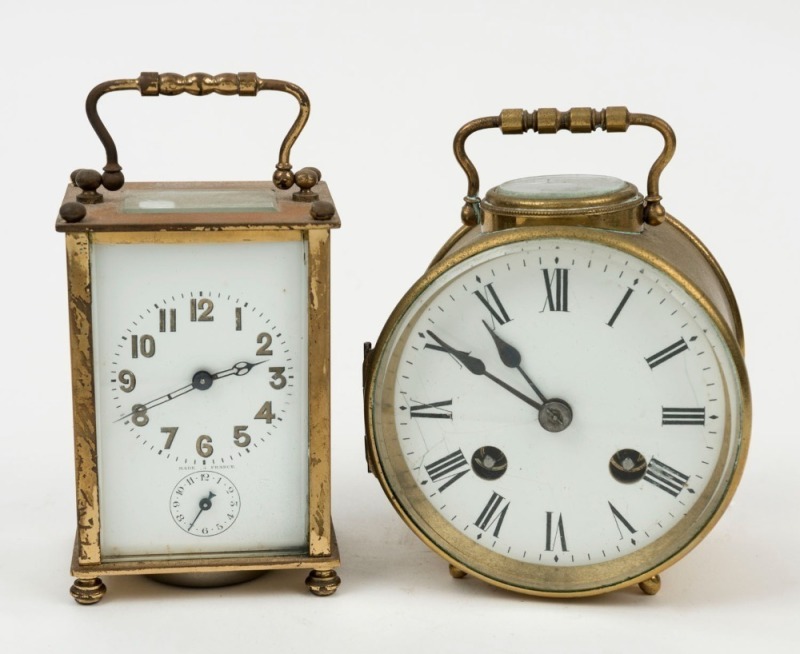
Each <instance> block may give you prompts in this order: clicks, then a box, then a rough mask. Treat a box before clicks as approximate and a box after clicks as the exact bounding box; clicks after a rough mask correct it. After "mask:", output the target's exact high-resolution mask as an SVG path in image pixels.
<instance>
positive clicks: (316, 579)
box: [306, 569, 342, 597]
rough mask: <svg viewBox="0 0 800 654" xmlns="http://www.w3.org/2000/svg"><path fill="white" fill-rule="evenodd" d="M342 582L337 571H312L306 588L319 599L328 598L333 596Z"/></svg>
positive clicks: (307, 579) (307, 578)
mask: <svg viewBox="0 0 800 654" xmlns="http://www.w3.org/2000/svg"><path fill="white" fill-rule="evenodd" d="M341 583H342V580H341V579H340V578H339V575H337V574H336V571H335V570H327V569H325V570H322V569H320V570H312V571H311V572H309V573H308V577H306V586H307V587H308V590H310V591H311V593H312V594H313V595H316V596H317V597H327V596H328V595H333V593H335V592H336V589H337V588H338V587H339V584H341Z"/></svg>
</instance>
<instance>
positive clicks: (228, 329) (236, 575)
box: [56, 73, 340, 604]
mask: <svg viewBox="0 0 800 654" xmlns="http://www.w3.org/2000/svg"><path fill="white" fill-rule="evenodd" d="M126 89H130V90H138V91H140V92H141V93H142V95H145V96H156V95H177V94H179V93H184V92H186V93H191V94H194V95H206V94H209V93H222V94H226V95H231V94H238V95H251V96H252V95H255V94H256V93H257V92H258V91H266V90H275V91H282V92H286V93H289V94H291V95H292V96H293V97H295V98H296V99H297V100H298V102H299V105H300V109H299V113H298V116H297V118H296V120H295V123H294V124H293V125H292V127H291V129H290V131H289V133H288V134H287V136H286V138H285V140H284V143H283V145H282V147H281V152H280V159H279V163H278V165H277V166H276V168H277V170H276V171H275V174H274V175H273V179H272V181H271V182H267V181H264V182H212V183H204V182H184V183H180V182H158V183H131V184H124V179H123V177H122V173H121V168H120V166H119V164H118V163H117V158H116V148H115V146H114V143H113V141H112V140H111V137H110V136H109V134H108V132H107V130H106V129H105V127H104V126H103V124H102V122H100V119H99V117H98V115H97V110H96V105H97V101H98V100H99V99H100V98H101V97H102V96H103V95H104V94H105V93H107V92H110V91H117V90H126ZM87 111H88V114H89V119H90V121H91V123H92V125H93V126H94V127H95V130H96V131H97V133H98V135H99V136H100V138H101V141H102V142H103V144H104V145H105V148H106V155H107V160H108V162H107V164H106V166H105V168H104V173H103V174H102V175H101V174H100V173H98V172H95V171H87V170H80V171H76V173H75V174H74V175H73V178H74V179H73V181H74V185H73V186H71V187H69V188H68V189H67V195H66V197H65V203H64V205H63V206H62V208H61V212H60V216H59V219H58V221H57V223H56V228H57V229H58V230H59V231H62V232H64V233H65V235H66V242H67V262H68V277H69V306H70V329H71V337H72V338H71V345H72V379H73V402H74V416H75V430H74V435H75V463H76V472H77V474H76V479H77V484H76V497H77V509H78V511H77V517H78V529H77V537H76V545H75V552H74V555H73V562H72V573H73V575H74V576H75V578H76V580H75V583H74V584H73V586H72V588H71V592H72V595H73V597H74V598H75V599H76V601H78V602H79V603H82V604H91V603H94V602H97V601H98V600H99V599H100V598H101V597H102V596H103V594H104V592H105V584H104V583H103V582H102V581H101V575H102V576H103V577H105V576H107V575H125V574H149V575H154V576H156V577H157V578H159V579H161V580H166V581H169V582H174V583H182V584H188V585H222V584H226V583H232V582H235V581H243V580H245V579H249V578H252V577H253V576H255V575H257V574H260V573H261V572H263V571H264V570H270V569H308V570H310V573H309V575H308V577H307V580H306V583H307V585H308V587H309V589H310V590H311V591H312V592H313V593H315V594H318V595H329V594H331V593H333V592H334V591H335V590H336V588H337V587H338V585H339V581H340V580H339V577H338V575H337V573H336V571H335V568H336V567H337V566H338V563H339V557H338V551H337V547H336V540H335V537H334V534H333V530H332V524H331V516H330V401H329V397H330V378H329V361H330V322H329V315H330V314H329V287H330V266H329V257H330V241H329V238H330V230H331V229H332V228H335V227H338V225H339V220H338V216H337V215H336V211H335V208H334V206H333V204H332V202H331V198H330V195H329V193H328V190H327V186H326V185H325V184H324V182H322V181H320V173H319V171H318V170H316V169H313V168H304V169H301V170H299V171H297V172H296V173H294V172H293V171H292V166H291V164H290V163H289V153H290V149H291V147H292V144H293V143H294V141H295V140H296V139H297V137H298V135H299V134H300V131H301V130H302V128H303V126H304V124H305V122H306V120H307V118H308V113H309V104H308V98H307V97H306V95H305V93H304V92H303V91H302V89H300V88H299V87H297V86H296V85H294V84H291V83H289V82H282V81H278V80H265V79H260V78H258V77H257V76H256V75H255V74H253V73H240V74H238V75H231V74H225V75H218V76H209V75H205V74H202V73H198V74H194V75H188V76H185V77H183V76H179V75H174V74H162V75H159V74H156V73H143V74H142V75H141V76H140V77H139V78H137V79H131V80H116V81H112V82H106V83H104V84H101V85H100V86H98V87H96V88H95V90H93V91H92V92H91V93H90V95H89V99H88V101H87ZM101 184H102V186H103V187H104V190H103V193H102V194H101V193H99V192H98V190H97V189H98V188H100V185H101Z"/></svg>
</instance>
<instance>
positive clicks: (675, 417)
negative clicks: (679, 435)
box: [661, 407, 706, 425]
mask: <svg viewBox="0 0 800 654" xmlns="http://www.w3.org/2000/svg"><path fill="white" fill-rule="evenodd" d="M661 424H662V425H705V424H706V410H705V407H699V408H696V409H688V408H677V407H662V408H661Z"/></svg>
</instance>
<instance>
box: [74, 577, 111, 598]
mask: <svg viewBox="0 0 800 654" xmlns="http://www.w3.org/2000/svg"><path fill="white" fill-rule="evenodd" d="M69 593H70V595H72V599H74V600H75V601H76V602H77V603H78V604H97V602H99V601H100V600H101V599H103V595H105V594H106V585H105V584H104V583H103V582H102V581H101V579H100V577H94V578H93V579H76V580H75V583H74V584H72V586H71V587H70V589H69Z"/></svg>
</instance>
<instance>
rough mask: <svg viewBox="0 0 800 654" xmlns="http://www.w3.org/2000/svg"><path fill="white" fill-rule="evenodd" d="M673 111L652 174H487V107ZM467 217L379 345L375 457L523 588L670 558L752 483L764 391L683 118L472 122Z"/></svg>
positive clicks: (372, 432)
mask: <svg viewBox="0 0 800 654" xmlns="http://www.w3.org/2000/svg"><path fill="white" fill-rule="evenodd" d="M631 124H638V125H648V126H651V127H654V128H656V129H657V130H659V132H661V134H662V135H663V136H664V139H665V147H664V151H663V152H662V154H661V156H660V157H659V158H658V160H657V161H656V163H655V165H654V166H653V169H652V170H651V174H650V177H649V179H648V194H647V197H645V198H643V197H642V196H641V195H640V194H639V193H638V191H637V189H636V188H635V187H634V186H633V185H631V184H629V183H627V182H623V181H621V180H618V179H615V178H611V177H603V176H587V175H551V176H544V177H532V178H524V179H519V180H513V181H510V182H506V183H505V184H501V185H500V186H498V187H496V188H494V189H492V190H490V191H489V192H488V193H487V195H486V197H485V198H484V199H483V200H480V199H479V198H478V196H477V194H478V178H477V173H476V172H475V168H474V166H473V165H472V163H471V162H470V161H469V159H468V158H467V156H466V153H465V151H464V142H465V140H466V138H467V136H468V135H469V134H471V133H472V132H474V131H476V130H477V129H483V128H486V127H501V128H502V129H503V131H504V132H505V133H521V132H523V131H526V130H528V129H532V130H536V131H539V132H545V133H546V132H555V131H558V129H561V128H568V129H571V130H572V131H575V132H581V131H591V130H593V129H596V128H603V129H607V130H608V131H624V130H625V129H627V127H628V126H629V125H631ZM455 150H456V155H457V157H458V159H459V162H460V163H461V164H462V166H463V168H464V170H465V171H466V172H467V175H468V177H469V182H470V188H469V193H468V195H467V198H466V204H465V207H464V210H463V212H462V218H463V220H464V222H465V226H464V227H463V228H462V229H461V230H459V231H458V232H457V233H456V235H455V236H454V237H453V239H451V241H450V242H449V243H448V244H446V246H445V247H444V248H442V250H441V251H440V253H439V254H438V255H437V257H436V259H435V261H434V263H433V264H432V265H431V267H430V268H429V270H428V271H427V272H426V273H425V275H423V277H422V278H421V279H420V280H419V281H418V282H417V283H416V284H415V285H414V286H413V287H412V288H411V290H410V291H409V292H408V293H407V294H406V296H405V297H404V298H403V299H402V300H401V302H400V304H399V305H398V307H397V308H396V310H395V311H394V313H393V314H392V316H391V317H390V318H389V321H388V322H387V324H386V326H385V328H384V330H383V332H382V334H381V336H380V339H379V340H378V343H377V346H376V348H375V349H374V350H368V353H367V365H366V368H365V369H366V382H365V393H366V420H367V431H368V455H369V459H370V462H371V466H372V470H373V472H374V473H375V474H376V475H377V477H378V478H379V480H380V482H381V484H382V485H383V488H384V490H385V492H386V493H387V495H388V497H389V498H390V500H391V501H392V503H393V504H394V506H395V508H396V509H397V510H398V512H399V513H400V515H401V516H402V517H403V518H404V520H405V521H406V522H407V523H408V524H409V526H410V527H411V528H412V529H413V530H414V531H415V532H416V533H417V534H418V535H419V536H420V537H421V538H422V539H423V540H424V541H425V542H426V543H427V544H428V545H429V546H430V547H432V548H433V549H434V550H435V551H437V552H438V553H439V554H441V555H442V556H443V557H444V558H445V559H446V560H448V561H449V562H450V564H451V572H452V573H453V574H454V576H463V575H464V573H469V574H472V575H474V576H476V577H479V578H481V579H484V580H485V581H488V582H490V583H492V584H495V585H498V586H501V587H504V588H508V589H512V590H516V591H520V592H523V593H530V594H537V595H550V596H577V595H590V594H596V593H602V592H606V591H610V590H613V589H616V588H621V587H624V586H628V585H631V584H636V583H638V584H640V586H641V587H642V589H643V590H644V591H645V592H647V593H649V594H652V593H654V592H656V591H657V590H658V588H659V587H660V577H659V572H660V571H662V570H663V569H664V568H666V567H668V566H669V565H671V564H672V563H673V562H675V561H676V560H677V559H678V558H680V557H681V556H683V555H684V554H685V553H686V552H688V551H689V550H690V549H691V548H692V547H693V546H694V545H696V544H697V542H699V541H700V540H701V539H702V537H703V536H704V535H705V534H706V533H708V531H709V530H710V529H711V527H712V526H713V525H714V524H715V522H716V521H717V520H718V519H719V517H720V515H721V514H722V512H723V511H724V509H725V507H726V506H727V504H728V502H729V501H730V499H731V496H732V494H733V492H734V490H735V488H736V485H737V483H738V480H739V477H740V475H741V471H742V467H743V464H744V459H745V454H746V450H747V443H748V439H749V432H750V396H749V391H748V385H747V378H746V372H745V368H744V363H743V357H742V334H741V325H740V320H739V315H738V310H737V307H736V303H735V300H734V298H733V295H732V293H731V292H730V289H729V286H728V283H727V281H726V279H725V277H724V275H723V274H722V272H721V270H720V268H719V266H718V265H717V263H716V262H715V260H714V259H713V258H712V256H711V255H710V254H709V252H708V251H707V250H706V248H705V247H704V246H703V245H702V244H701V243H700V242H699V240H698V239H697V238H696V237H695V236H693V235H692V234H691V233H690V232H689V231H688V230H687V229H686V228H685V227H684V226H683V225H681V224H680V223H679V222H678V221H677V220H675V219H674V218H672V217H671V216H668V215H667V214H666V213H665V211H664V210H663V207H662V206H661V203H660V200H661V198H660V196H659V193H658V180H659V175H660V173H661V171H662V170H663V168H664V166H665V165H666V163H667V162H668V161H669V159H670V157H671V155H672V152H673V150H674V136H673V134H672V130H671V129H670V128H669V127H668V126H667V125H666V123H664V122H663V121H661V120H659V119H657V118H654V117H652V116H647V115H641V114H631V113H629V112H628V111H627V110H625V109H624V108H609V109H606V110H603V111H593V110H590V109H573V110H571V111H570V112H567V113H560V112H557V111H555V110H548V109H544V110H539V111H537V112H533V113H531V114H528V113H527V112H523V111H521V110H510V111H509V110H507V111H504V112H503V113H502V114H501V115H500V116H499V117H494V118H485V119H479V120H476V121H473V122H472V123H469V124H467V125H466V126H465V127H464V128H462V130H461V131H459V133H458V135H457V136H456V142H455Z"/></svg>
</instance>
